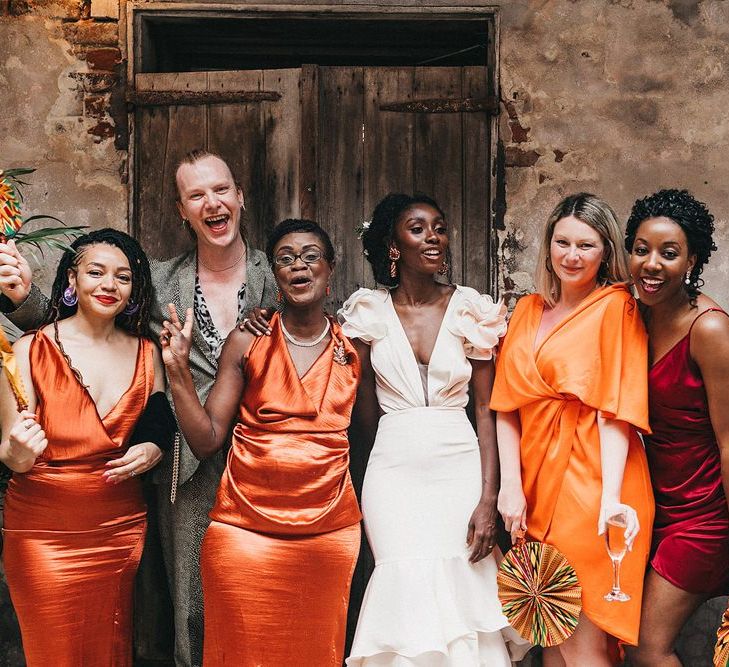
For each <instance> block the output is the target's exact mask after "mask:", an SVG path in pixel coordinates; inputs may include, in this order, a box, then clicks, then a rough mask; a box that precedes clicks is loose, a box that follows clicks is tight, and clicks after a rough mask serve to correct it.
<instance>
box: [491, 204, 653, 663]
mask: <svg viewBox="0 0 729 667" xmlns="http://www.w3.org/2000/svg"><path fill="white" fill-rule="evenodd" d="M621 241H622V234H621V232H620V228H619V225H618V222H617V219H616V217H615V214H614V213H613V212H612V210H611V209H610V207H609V206H608V205H607V204H605V203H604V202H602V201H601V200H599V199H598V198H597V197H595V196H593V195H587V194H578V195H573V196H570V197H567V198H566V199H564V200H563V201H562V202H560V204H559V205H558V206H557V207H556V208H555V210H554V211H553V212H552V215H551V216H550V218H549V220H548V223H547V226H546V230H545V236H544V239H543V243H542V248H541V255H540V264H539V267H538V274H537V284H538V287H539V293H538V294H532V295H529V296H526V297H524V298H522V299H521V300H520V301H519V303H518V304H517V306H516V309H515V310H514V314H513V316H512V318H511V321H510V322H509V328H508V332H507V335H506V339H505V341H504V343H503V346H502V349H501V351H500V354H499V361H498V366H497V372H496V380H495V384H494V389H493V392H492V395H491V396H492V398H491V408H492V409H494V410H497V411H498V416H497V433H498V441H499V455H500V463H501V490H500V492H499V511H500V512H501V514H502V516H503V517H504V523H505V525H506V528H507V530H509V531H510V532H511V533H512V537H514V536H515V535H516V534H517V532H519V531H521V530H526V531H527V536H528V537H529V538H532V539H535V540H539V541H541V542H546V543H548V544H552V545H554V546H555V547H557V548H558V549H559V550H560V551H561V552H562V553H564V554H565V556H566V557H567V559H568V560H569V561H570V563H572V565H573V566H574V568H575V570H576V572H577V577H578V579H579V581H580V584H581V586H582V604H583V609H582V615H581V616H580V620H579V624H578V626H577V630H576V631H575V633H574V635H573V636H572V637H570V638H569V639H568V640H567V641H565V642H564V643H563V644H561V645H559V646H557V647H553V648H549V649H545V652H544V660H545V665H564V664H566V665H568V666H571V665H575V666H580V667H581V666H582V665H590V666H591V667H605V666H607V665H610V664H611V658H610V645H609V643H608V636H613V637H617V638H619V639H621V640H623V641H625V642H628V643H630V644H635V643H637V640H638V626H639V622H640V607H641V595H642V588H643V575H644V572H645V567H646V563H647V559H648V552H649V549H650V539H651V525H652V522H653V510H654V505H653V495H652V491H651V484H650V477H649V474H648V466H647V462H646V456H645V451H644V449H643V445H642V444H641V441H640V438H639V437H638V430H642V431H644V432H648V431H649V426H648V387H647V338H646V333H645V329H644V327H643V324H642V321H641V317H640V313H639V312H638V308H637V305H636V303H635V301H634V299H633V297H632V296H631V294H630V291H629V289H628V287H627V286H626V284H625V283H624V281H625V280H626V279H627V263H626V258H625V255H624V253H623V251H622V246H621ZM616 514H623V515H624V516H625V518H626V524H627V526H626V530H625V537H626V542H627V543H628V544H629V545H630V544H631V543H632V552H629V553H628V554H627V555H626V556H625V558H624V560H623V564H622V569H621V576H620V579H621V584H622V590H623V591H625V592H626V593H628V594H629V595H630V597H631V599H630V600H629V601H627V602H617V601H612V602H609V601H607V600H605V598H604V596H605V594H606V593H608V592H609V591H610V590H611V588H612V565H611V561H610V559H609V556H608V553H607V550H606V545H605V538H604V537H603V536H602V535H603V533H604V531H605V524H606V521H607V519H608V518H610V517H612V516H614V515H616Z"/></svg>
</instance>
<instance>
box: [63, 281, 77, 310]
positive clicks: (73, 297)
mask: <svg viewBox="0 0 729 667" xmlns="http://www.w3.org/2000/svg"><path fill="white" fill-rule="evenodd" d="M61 301H63V303H64V304H65V305H67V306H68V307H69V308H70V307H71V306H75V305H76V304H77V303H78V295H77V294H76V291H75V290H74V289H73V287H71V285H69V286H68V287H67V288H66V289H65V290H63V296H62V297H61Z"/></svg>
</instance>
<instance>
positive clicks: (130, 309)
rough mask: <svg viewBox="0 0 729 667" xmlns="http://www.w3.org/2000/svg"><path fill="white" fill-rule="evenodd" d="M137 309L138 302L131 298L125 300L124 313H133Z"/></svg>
mask: <svg viewBox="0 0 729 667" xmlns="http://www.w3.org/2000/svg"><path fill="white" fill-rule="evenodd" d="M138 310H139V304H138V303H134V301H132V300H131V299H130V300H129V301H127V305H126V307H125V308H124V311H123V312H124V315H134V313H136V312H137V311H138Z"/></svg>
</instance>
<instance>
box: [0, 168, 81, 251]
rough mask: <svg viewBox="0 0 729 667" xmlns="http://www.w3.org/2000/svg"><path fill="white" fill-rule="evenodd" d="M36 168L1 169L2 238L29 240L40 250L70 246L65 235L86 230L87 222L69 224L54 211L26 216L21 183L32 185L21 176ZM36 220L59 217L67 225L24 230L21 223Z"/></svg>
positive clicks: (0, 215)
mask: <svg viewBox="0 0 729 667" xmlns="http://www.w3.org/2000/svg"><path fill="white" fill-rule="evenodd" d="M34 171H35V169H29V168H27V167H21V168H18V169H5V170H2V169H0V241H2V242H3V243H5V242H6V241H8V240H9V239H13V240H14V241H15V242H16V243H27V244H29V245H31V246H34V247H35V248H37V249H38V250H40V252H41V254H43V248H44V247H48V248H56V249H57V250H68V248H69V245H68V243H66V242H65V241H64V238H72V237H74V236H79V235H81V234H83V230H84V229H86V226H85V225H76V226H67V225H65V223H64V222H63V221H62V220H59V219H58V218H55V217H53V216H52V215H32V216H30V217H29V218H23V216H22V214H21V212H20V205H21V203H22V201H23V193H22V190H21V186H23V185H28V183H26V182H25V181H23V180H21V179H20V178H19V177H20V176H25V175H26V174H32V173H33V172H34ZM33 220H55V221H56V222H60V223H61V224H62V225H64V226H63V227H44V228H43V229H37V230H35V231H33V232H22V231H20V230H21V227H23V225H25V224H26V223H28V222H32V221H33Z"/></svg>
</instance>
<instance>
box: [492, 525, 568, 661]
mask: <svg viewBox="0 0 729 667" xmlns="http://www.w3.org/2000/svg"><path fill="white" fill-rule="evenodd" d="M496 581H497V584H498V587H499V600H501V607H502V611H503V612H504V615H505V616H506V618H508V619H509V623H510V625H511V627H512V628H514V630H516V631H517V632H518V633H519V634H520V635H521V636H522V637H523V638H524V639H526V640H527V641H529V642H531V643H532V644H539V645H540V646H545V647H547V646H556V645H557V644H561V643H562V642H563V641H564V640H565V639H567V638H568V637H569V636H570V635H572V633H573V632H574V631H575V628H576V627H577V621H578V619H579V616H580V611H581V610H582V599H581V594H582V588H581V586H580V584H579V582H578V581H577V573H576V572H575V569H574V568H573V567H572V565H570V563H569V561H568V560H567V559H566V558H565V557H564V555H563V554H562V553H560V552H559V551H558V550H557V549H555V548H554V547H553V546H551V545H549V544H542V543H541V542H527V541H525V539H524V537H523V536H522V537H520V538H519V539H518V540H517V542H516V544H515V545H514V546H513V547H512V549H511V550H510V551H509V552H508V553H507V554H506V556H504V560H503V561H501V565H499V572H498V575H497V577H496Z"/></svg>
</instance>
